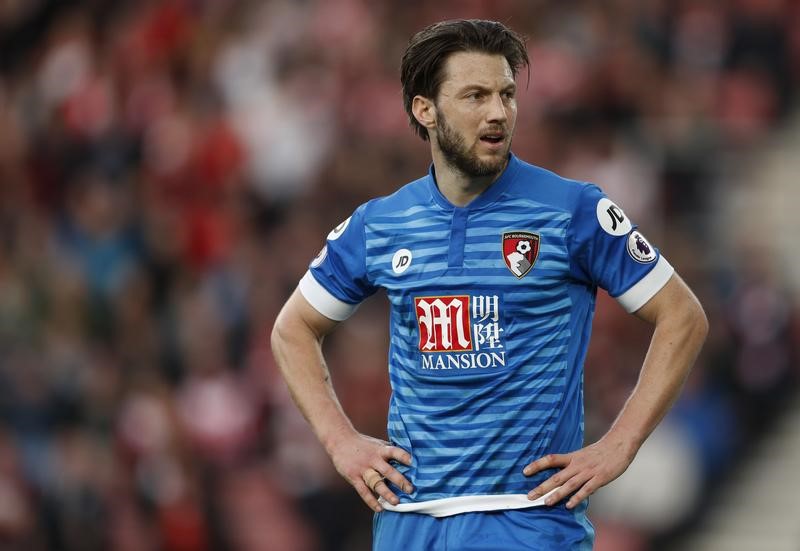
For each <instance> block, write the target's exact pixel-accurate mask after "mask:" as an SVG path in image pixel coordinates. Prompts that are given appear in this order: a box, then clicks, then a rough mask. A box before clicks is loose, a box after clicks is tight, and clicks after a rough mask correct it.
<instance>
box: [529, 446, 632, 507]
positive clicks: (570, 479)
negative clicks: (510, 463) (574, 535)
mask: <svg viewBox="0 0 800 551" xmlns="http://www.w3.org/2000/svg"><path fill="white" fill-rule="evenodd" d="M635 455H636V453H635V451H632V450H630V449H628V447H627V446H625V445H624V444H623V442H621V441H618V442H612V441H611V440H610V439H609V438H608V435H606V436H605V437H604V438H602V439H600V440H599V441H597V442H595V443H594V444H591V445H590V446H586V447H585V448H582V449H580V450H577V451H574V452H572V453H566V454H550V455H546V456H544V457H542V458H540V459H537V460H536V461H534V462H532V463H530V464H528V465H527V466H526V467H525V468H524V469H523V470H522V473H523V474H524V475H525V476H532V475H534V474H536V473H538V472H540V471H543V470H545V469H561V470H560V471H558V472H557V473H556V474H554V475H553V476H551V477H550V478H548V479H547V480H545V481H544V482H542V483H541V484H539V485H538V486H537V487H536V488H534V489H533V490H531V491H530V492H529V493H528V499H530V500H534V499H537V498H539V497H541V496H543V495H545V494H547V493H548V492H550V491H551V490H554V489H555V488H558V489H557V490H556V491H554V492H553V493H552V494H551V495H549V496H548V497H547V499H546V500H545V505H549V506H551V505H555V504H557V503H558V502H560V501H561V500H562V499H564V498H565V497H567V496H569V495H571V494H574V495H572V497H570V498H569V501H567V509H572V508H573V507H576V506H577V505H578V504H579V503H580V502H581V501H583V500H584V499H586V498H587V497H589V496H590V495H592V494H593V493H594V492H595V491H597V490H598V489H599V488H601V487H603V486H605V485H606V484H608V483H609V482H611V481H612V480H614V479H615V478H617V477H618V476H619V475H621V474H622V473H624V472H625V469H627V468H628V465H630V464H631V462H632V461H633V458H634V457H635ZM559 486H560V488H559Z"/></svg>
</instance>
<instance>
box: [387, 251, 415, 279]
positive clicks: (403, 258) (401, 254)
mask: <svg viewBox="0 0 800 551" xmlns="http://www.w3.org/2000/svg"><path fill="white" fill-rule="evenodd" d="M412 258H413V255H412V254H411V251H409V250H408V249H400V250H399V251H397V252H396V253H394V256H393V257H392V271H393V272H394V273H396V274H397V275H400V274H402V273H403V272H405V271H406V270H408V267H409V266H411V259H412Z"/></svg>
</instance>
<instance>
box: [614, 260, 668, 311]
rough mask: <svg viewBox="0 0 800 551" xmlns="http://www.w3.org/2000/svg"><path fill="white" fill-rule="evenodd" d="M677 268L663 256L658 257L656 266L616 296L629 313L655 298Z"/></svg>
mask: <svg viewBox="0 0 800 551" xmlns="http://www.w3.org/2000/svg"><path fill="white" fill-rule="evenodd" d="M674 272H675V268H673V267H672V265H671V264H670V263H669V262H667V259H666V258H664V257H663V256H660V257H659V258H658V262H656V265H655V267H653V269H652V270H650V271H649V272H648V273H647V275H645V276H644V277H643V278H642V279H640V280H639V281H638V282H636V284H634V286H633V287H631V288H630V289H628V290H627V291H625V292H624V293H622V294H621V295H620V296H618V297H616V299H617V302H619V303H620V305H621V306H622V307H623V308H625V311H627V312H628V313H632V312H635V311H636V310H638V309H639V308H641V307H642V306H644V305H645V304H646V303H647V301H648V300H650V299H651V298H653V296H655V294H656V293H657V292H659V291H660V290H661V288H662V287H663V286H664V285H666V284H667V281H669V278H671V277H672V274H673V273H674Z"/></svg>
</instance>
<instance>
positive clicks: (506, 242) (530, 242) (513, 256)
mask: <svg viewBox="0 0 800 551" xmlns="http://www.w3.org/2000/svg"><path fill="white" fill-rule="evenodd" d="M540 241H541V238H540V237H539V234H536V233H530V232H525V231H513V232H506V233H504V234H503V260H504V261H505V263H506V267H507V268H508V269H509V270H511V273H512V274H514V275H515V276H517V279H522V278H523V277H525V275H527V273H528V272H530V271H531V268H533V265H534V263H535V262H536V259H537V258H538V256H539V242H540Z"/></svg>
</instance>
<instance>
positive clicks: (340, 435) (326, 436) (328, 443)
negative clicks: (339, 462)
mask: <svg viewBox="0 0 800 551" xmlns="http://www.w3.org/2000/svg"><path fill="white" fill-rule="evenodd" d="M356 434H357V433H356V430H355V428H354V427H353V425H352V424H351V423H349V422H342V423H341V424H339V425H338V426H335V427H331V428H330V429H329V430H327V431H325V432H324V433H320V435H319V441H320V443H321V444H322V447H323V448H325V451H326V452H327V454H328V455H329V456H333V455H334V453H335V452H336V450H337V449H338V448H339V447H340V446H342V445H343V444H344V443H345V442H346V441H347V440H349V439H350V438H351V437H353V436H355V435H356Z"/></svg>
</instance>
